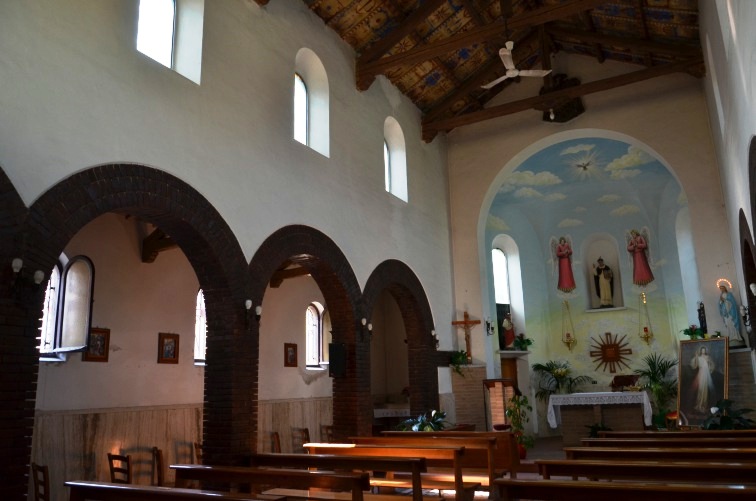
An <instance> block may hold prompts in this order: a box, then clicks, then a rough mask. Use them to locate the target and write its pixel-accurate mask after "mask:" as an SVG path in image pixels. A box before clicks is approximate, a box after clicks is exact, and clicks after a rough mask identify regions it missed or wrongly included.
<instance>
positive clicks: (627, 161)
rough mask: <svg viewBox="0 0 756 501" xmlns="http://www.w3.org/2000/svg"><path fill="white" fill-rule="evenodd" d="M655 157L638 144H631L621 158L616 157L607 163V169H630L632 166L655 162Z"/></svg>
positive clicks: (609, 170) (610, 170)
mask: <svg viewBox="0 0 756 501" xmlns="http://www.w3.org/2000/svg"><path fill="white" fill-rule="evenodd" d="M653 161H654V157H652V156H651V155H649V154H648V153H646V152H645V151H643V150H642V149H640V148H638V147H636V146H630V147H628V148H627V153H625V154H624V155H622V156H621V157H619V158H615V159H614V160H612V161H611V162H609V163H608V164H607V166H606V167H605V170H606V171H608V172H612V171H616V170H622V169H629V168H631V167H637V166H638V165H643V164H647V163H649V162H653Z"/></svg>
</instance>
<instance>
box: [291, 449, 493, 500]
mask: <svg viewBox="0 0 756 501" xmlns="http://www.w3.org/2000/svg"><path fill="white" fill-rule="evenodd" d="M304 448H305V449H306V450H307V451H308V452H309V453H310V454H333V455H342V456H373V457H375V456H378V457H418V458H425V462H426V465H427V466H428V467H432V466H434V467H443V468H449V469H450V470H451V472H452V475H453V479H454V480H453V482H447V481H439V480H435V479H432V478H422V479H421V483H422V488H425V489H449V490H450V489H454V490H455V491H456V496H457V499H472V498H473V497H474V494H475V490H476V489H477V488H479V487H480V483H478V482H465V481H464V480H463V476H462V456H463V454H464V453H465V448H464V447H445V446H433V447H425V446H413V447H409V446H407V447H391V446H381V445H356V444H305V445H304ZM391 476H393V475H391ZM391 476H390V477H391ZM390 477H389V478H386V479H380V478H375V477H371V479H370V484H371V485H372V486H374V487H387V488H392V489H395V488H411V489H412V492H413V495H416V488H415V487H414V486H413V485H412V483H411V482H410V481H407V480H401V479H399V480H397V479H394V478H390Z"/></svg>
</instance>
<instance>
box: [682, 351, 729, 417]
mask: <svg viewBox="0 0 756 501" xmlns="http://www.w3.org/2000/svg"><path fill="white" fill-rule="evenodd" d="M728 353H729V351H728V339H727V338H726V337H722V338H712V339H693V340H690V341H681V342H680V358H679V361H678V364H677V365H678V371H679V372H678V374H679V376H678V380H677V381H678V390H677V424H678V425H679V426H682V427H701V426H703V424H704V421H706V418H708V417H709V416H711V408H712V407H715V406H716V405H717V402H719V401H720V400H722V399H724V398H727V381H728V372H727V371H728Z"/></svg>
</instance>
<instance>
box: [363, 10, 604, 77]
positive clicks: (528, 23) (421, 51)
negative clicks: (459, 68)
mask: <svg viewBox="0 0 756 501" xmlns="http://www.w3.org/2000/svg"><path fill="white" fill-rule="evenodd" d="M603 3H606V0H569V1H567V2H564V3H561V4H558V5H551V6H547V7H542V8H540V9H537V10H534V11H530V12H527V13H524V14H520V15H517V16H513V17H512V18H510V19H508V20H507V21H506V23H505V22H504V21H503V20H498V21H494V22H493V23H491V24H488V25H486V26H482V27H480V28H476V29H472V30H469V31H466V32H464V33H461V34H459V35H453V36H451V37H448V38H445V39H443V40H439V41H437V42H434V43H430V44H427V45H423V46H419V47H415V48H413V49H410V50H408V51H405V52H402V53H400V54H395V55H391V56H386V57H382V58H380V59H376V60H373V61H369V62H364V61H363V60H362V58H360V60H358V61H357V87H358V88H360V89H361V90H364V89H367V87H369V86H370V83H372V81H373V79H374V78H375V76H376V75H380V74H382V73H384V72H385V71H386V70H388V69H389V68H393V67H395V66H400V65H411V64H416V63H419V62H422V61H427V60H429V59H432V58H434V57H436V56H440V55H442V54H446V53H448V52H452V51H454V50H457V49H461V48H463V47H471V46H473V45H475V44H477V43H482V42H485V41H486V40H490V39H492V38H496V37H499V36H501V35H502V33H503V31H504V30H505V25H506V29H509V30H515V29H519V28H527V27H535V26H538V25H540V24H544V23H547V22H550V21H555V20H558V19H563V18H564V17H568V16H571V15H575V14H579V13H580V12H582V11H584V10H588V9H592V8H594V7H596V6H598V5H601V4H603Z"/></svg>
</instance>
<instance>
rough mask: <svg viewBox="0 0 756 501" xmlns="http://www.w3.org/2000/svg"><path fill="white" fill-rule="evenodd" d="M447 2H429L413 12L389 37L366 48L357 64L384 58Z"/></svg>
mask: <svg viewBox="0 0 756 501" xmlns="http://www.w3.org/2000/svg"><path fill="white" fill-rule="evenodd" d="M446 2H447V0H427V1H425V2H423V3H422V5H421V6H420V7H419V8H417V9H416V10H414V11H412V12H411V13H410V14H409V15H408V16H407V18H406V19H405V20H404V21H403V22H402V24H401V25H399V26H398V27H397V28H394V29H393V30H392V31H391V32H390V33H389V34H388V35H386V36H385V37H383V38H381V39H379V40H377V41H376V42H375V43H374V44H373V45H371V46H370V47H368V48H366V49H365V50H364V51H363V52H362V54H360V57H359V58H357V64H358V65H359V64H365V63H368V62H370V61H373V60H375V59H378V58H379V57H381V56H383V55H384V54H385V53H386V52H388V50H389V49H390V48H391V47H393V46H394V45H396V44H398V43H399V42H400V41H401V40H402V39H403V38H404V37H406V36H407V35H409V34H410V33H412V31H413V30H414V29H415V27H417V25H418V24H420V23H421V22H423V21H425V20H426V19H427V18H428V16H430V15H431V14H433V13H434V12H436V11H437V10H438V9H439V8H440V7H441V6H443V5H444V4H445V3H446Z"/></svg>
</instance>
